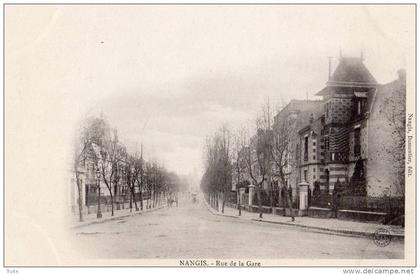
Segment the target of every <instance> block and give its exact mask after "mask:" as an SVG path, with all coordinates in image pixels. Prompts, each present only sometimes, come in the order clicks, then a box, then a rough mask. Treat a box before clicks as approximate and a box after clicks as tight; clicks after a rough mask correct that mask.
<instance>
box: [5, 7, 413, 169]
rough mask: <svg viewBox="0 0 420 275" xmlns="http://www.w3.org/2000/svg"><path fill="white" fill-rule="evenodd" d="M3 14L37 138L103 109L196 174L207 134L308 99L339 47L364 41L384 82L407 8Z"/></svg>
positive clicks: (405, 52) (130, 138)
mask: <svg viewBox="0 0 420 275" xmlns="http://www.w3.org/2000/svg"><path fill="white" fill-rule="evenodd" d="M6 22H7V23H6V45H5V49H6V52H7V53H8V55H7V60H6V63H7V62H10V64H12V65H10V66H9V67H8V77H9V83H12V84H16V86H18V87H19V88H16V89H15V93H16V94H15V96H16V98H14V99H13V100H16V102H20V103H21V104H28V106H34V107H28V109H27V110H26V112H27V113H26V117H32V123H34V122H38V123H39V126H40V128H41V129H43V132H39V133H38V132H34V135H38V137H40V136H42V134H43V133H44V134H45V132H46V131H47V132H48V131H49V130H51V131H52V129H54V132H55V133H57V134H60V135H61V136H63V137H67V136H71V135H72V133H71V131H74V128H75V127H74V125H75V124H77V123H78V121H80V119H81V118H83V117H85V116H90V115H100V114H101V113H103V115H104V116H105V117H106V118H107V119H108V120H109V122H110V124H111V125H112V126H113V127H115V128H117V129H118V132H119V136H120V138H121V139H122V140H123V142H124V143H125V144H126V145H127V147H128V149H129V150H130V151H132V152H134V151H135V150H139V149H140V144H143V147H144V150H145V154H146V157H147V158H148V159H149V160H156V161H159V162H160V163H162V164H163V165H165V166H166V167H167V168H168V169H169V170H172V171H175V172H177V173H179V174H193V173H195V174H196V176H197V177H199V176H200V174H201V173H202V171H203V156H202V152H203V144H204V141H205V138H206V136H208V135H211V134H212V133H213V132H214V131H215V130H216V129H217V128H218V127H219V126H220V125H222V124H224V123H226V124H228V125H231V127H233V128H235V127H238V126H239V125H250V124H252V123H253V121H254V120H255V117H256V116H257V115H258V112H259V111H260V110H261V105H262V104H263V102H265V101H266V100H267V98H269V99H270V102H272V104H273V105H276V104H277V105H279V104H282V103H287V102H288V101H289V100H290V99H292V98H296V99H304V98H306V97H308V98H309V99H315V97H314V94H315V93H316V92H317V91H319V90H321V89H322V88H323V87H324V85H325V82H326V81H327V77H328V57H329V56H331V57H333V59H332V61H333V68H334V66H335V65H336V64H337V60H338V56H339V52H340V50H341V53H342V55H343V56H357V57H358V56H360V53H361V51H362V50H363V55H364V59H365V65H366V66H367V67H368V69H369V70H370V71H371V73H372V74H373V76H374V77H375V78H376V80H377V81H378V82H379V83H387V82H390V81H392V80H394V79H396V77H397V74H396V72H397V70H398V69H401V68H406V67H407V64H409V62H408V61H409V60H408V59H407V58H408V57H409V56H411V55H412V52H413V49H414V8H413V7H409V6H395V5H393V6H380V7H378V6H376V7H375V6H363V7H360V6H326V5H324V6H285V5H275V6H269V5H265V6H251V5H246V6H228V5H227V6H32V7H18V6H15V7H13V6H12V7H7V8H6ZM8 31H9V32H8ZM8 33H9V34H11V33H13V34H16V35H9V36H8V35H7V34H8ZM9 85H11V84H9ZM14 87H15V86H14ZM19 91H25V96H23V95H22V96H21V97H19ZM11 100H12V99H10V100H9V104H12V103H13V101H12V102H11ZM29 102H31V103H29ZM39 106H43V108H39ZM51 114H53V115H51ZM11 115H12V114H11ZM19 115H21V114H19ZM25 123H26V122H25ZM25 123H24V120H22V123H21V125H20V124H19V125H17V126H16V131H18V129H19V128H18V127H22V128H24V127H25ZM70 126H71V127H70ZM64 140H66V138H64ZM68 144H71V143H70V142H69V143H68ZM28 146H29V145H28Z"/></svg>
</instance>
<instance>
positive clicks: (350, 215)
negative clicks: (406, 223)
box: [337, 210, 387, 223]
mask: <svg viewBox="0 0 420 275" xmlns="http://www.w3.org/2000/svg"><path fill="white" fill-rule="evenodd" d="M337 218H338V219H340V220H357V221H364V222H375V223H384V222H385V220H386V218H387V214H386V213H384V212H369V211H357V210H338V212H337Z"/></svg>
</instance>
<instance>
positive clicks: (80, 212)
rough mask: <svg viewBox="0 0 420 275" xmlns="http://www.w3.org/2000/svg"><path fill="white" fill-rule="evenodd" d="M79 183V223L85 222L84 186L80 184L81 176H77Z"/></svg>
mask: <svg viewBox="0 0 420 275" xmlns="http://www.w3.org/2000/svg"><path fill="white" fill-rule="evenodd" d="M76 181H77V192H78V198H77V204H78V205H79V221H80V222H82V221H83V199H82V196H83V194H82V186H81V184H80V180H79V176H78V175H77V176H76Z"/></svg>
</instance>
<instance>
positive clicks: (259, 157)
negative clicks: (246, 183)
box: [244, 129, 270, 218]
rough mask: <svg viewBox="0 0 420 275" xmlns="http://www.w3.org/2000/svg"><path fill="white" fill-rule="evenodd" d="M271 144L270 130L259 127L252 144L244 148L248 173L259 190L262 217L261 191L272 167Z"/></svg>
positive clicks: (260, 215) (258, 196)
mask: <svg viewBox="0 0 420 275" xmlns="http://www.w3.org/2000/svg"><path fill="white" fill-rule="evenodd" d="M269 146H270V141H269V135H268V132H266V131H264V130H262V129H259V131H258V132H257V134H256V135H255V136H254V137H253V138H252V139H251V141H250V144H249V145H248V146H246V147H245V148H244V159H245V163H246V166H247V170H248V175H249V177H250V178H251V180H252V181H253V183H254V185H255V188H256V191H257V199H258V210H259V217H260V218H262V217H263V211H262V199H261V191H262V188H263V183H264V181H265V180H266V179H267V175H268V173H269V169H270V157H269V155H268V154H269V152H270V151H269Z"/></svg>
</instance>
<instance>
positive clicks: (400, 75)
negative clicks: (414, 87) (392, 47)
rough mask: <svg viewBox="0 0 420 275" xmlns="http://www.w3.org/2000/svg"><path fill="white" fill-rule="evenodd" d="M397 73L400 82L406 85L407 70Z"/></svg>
mask: <svg viewBox="0 0 420 275" xmlns="http://www.w3.org/2000/svg"><path fill="white" fill-rule="evenodd" d="M397 73H398V80H399V81H401V82H404V83H405V75H406V72H405V70H404V69H400V70H398V72H397Z"/></svg>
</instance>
